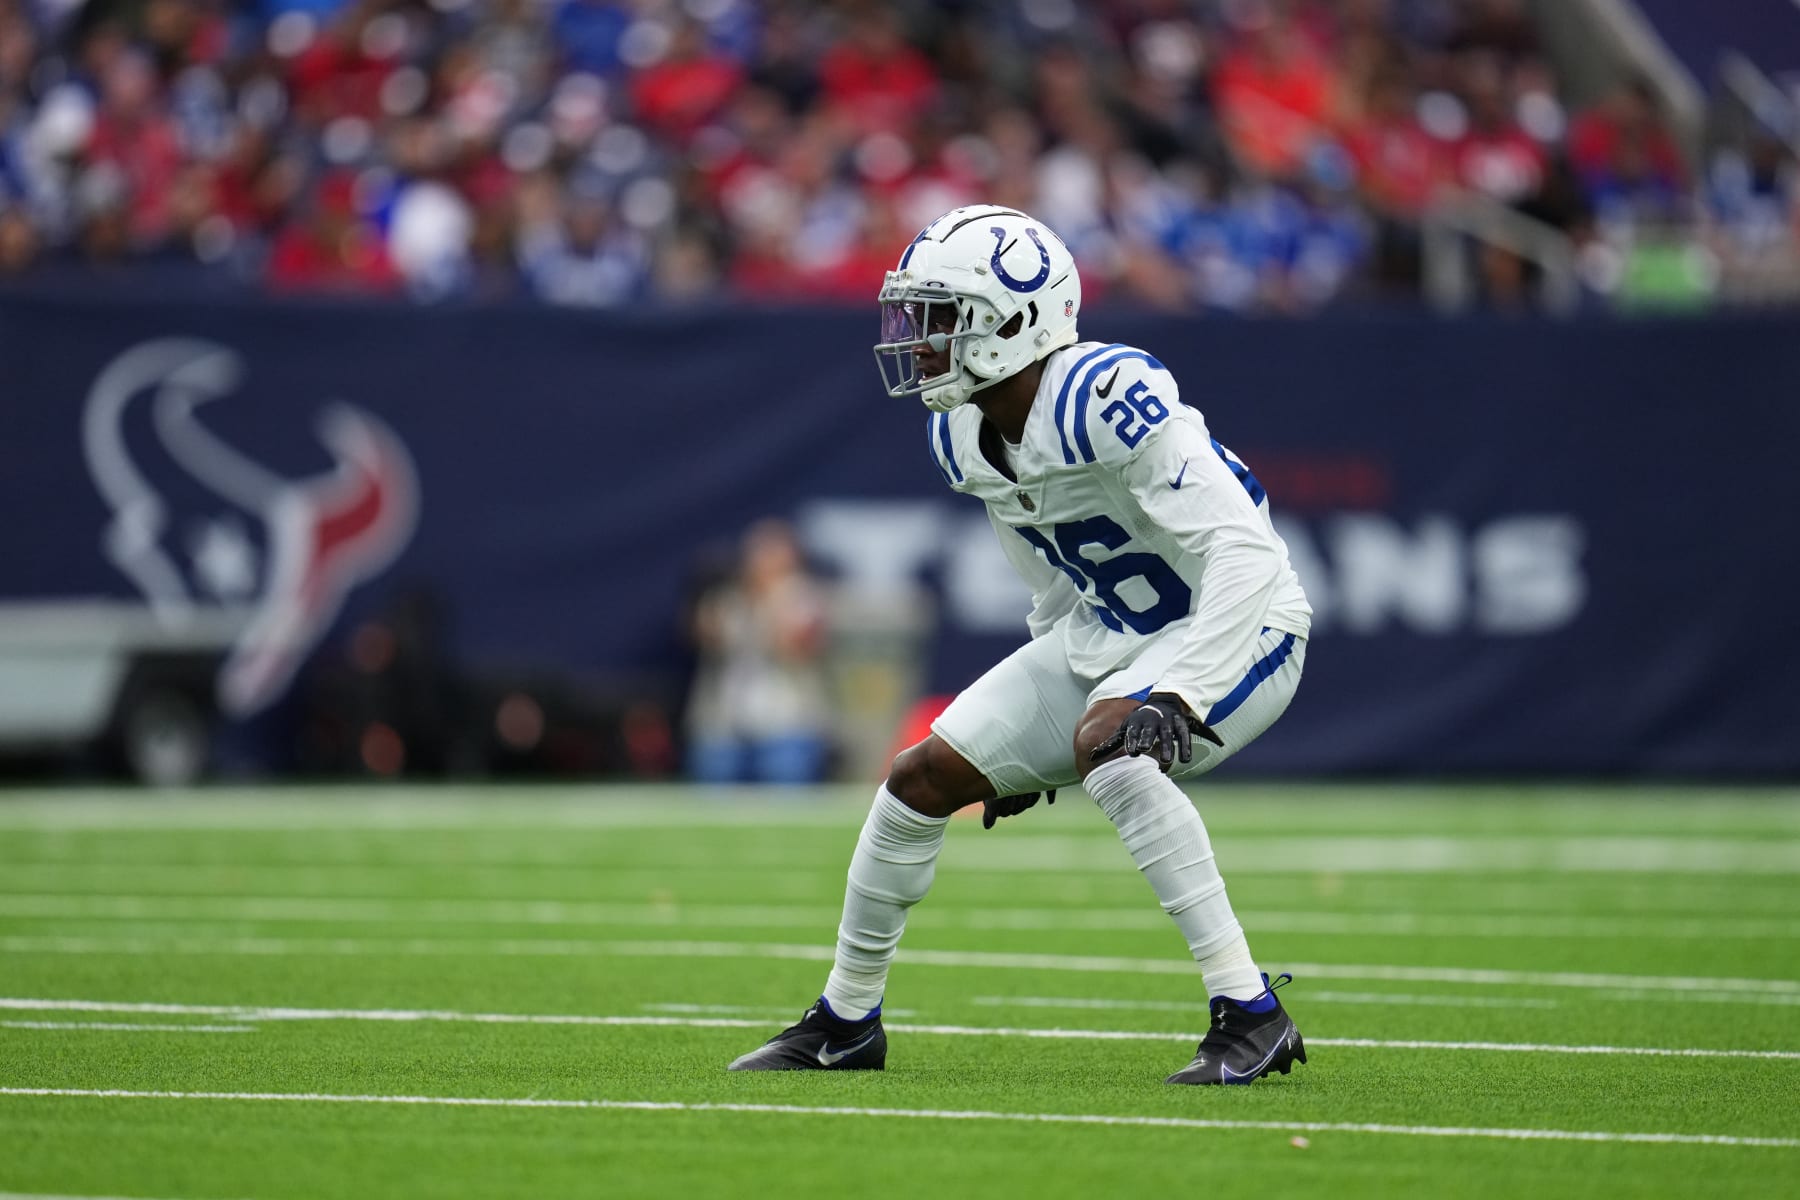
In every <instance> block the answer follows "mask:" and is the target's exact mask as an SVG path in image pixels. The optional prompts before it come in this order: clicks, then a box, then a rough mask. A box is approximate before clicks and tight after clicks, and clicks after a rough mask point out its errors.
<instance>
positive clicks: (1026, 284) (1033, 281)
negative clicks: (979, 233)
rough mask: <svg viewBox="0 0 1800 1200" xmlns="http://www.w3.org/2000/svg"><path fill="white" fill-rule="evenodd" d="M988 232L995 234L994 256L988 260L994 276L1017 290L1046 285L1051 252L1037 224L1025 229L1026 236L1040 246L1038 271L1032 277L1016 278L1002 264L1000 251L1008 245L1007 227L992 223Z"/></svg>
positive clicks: (1033, 290) (1031, 289)
mask: <svg viewBox="0 0 1800 1200" xmlns="http://www.w3.org/2000/svg"><path fill="white" fill-rule="evenodd" d="M988 232H989V233H991V234H993V235H994V257H993V258H990V259H989V260H988V265H989V266H991V267H993V268H994V278H996V279H998V280H999V281H1000V282H1001V283H1003V284H1005V285H1006V286H1007V287H1008V288H1010V289H1011V290H1013V291H1015V292H1035V291H1037V290H1038V289H1039V288H1041V287H1043V286H1044V280H1046V279H1048V278H1050V252H1049V251H1048V250H1046V249H1044V243H1043V240H1042V239H1041V238H1039V237H1038V231H1037V229H1036V227H1035V226H1033V227H1030V228H1027V229H1026V230H1025V236H1026V237H1028V238H1030V239H1031V244H1032V245H1034V246H1036V247H1037V248H1038V273H1037V274H1036V275H1033V276H1032V277H1031V278H1030V279H1014V278H1013V277H1012V276H1011V275H1008V274H1007V273H1006V268H1005V267H1003V266H1001V265H1000V252H1001V250H1002V249H1003V248H1004V247H1005V245H1006V229H1005V228H1004V227H1003V226H1000V225H990V226H989V227H988Z"/></svg>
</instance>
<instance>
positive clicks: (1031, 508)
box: [1019, 492, 1037, 512]
mask: <svg viewBox="0 0 1800 1200" xmlns="http://www.w3.org/2000/svg"><path fill="white" fill-rule="evenodd" d="M1019 507H1020V508H1023V509H1024V510H1025V511H1026V512H1036V511H1037V505H1035V504H1033V503H1032V502H1031V497H1030V496H1027V495H1026V494H1025V493H1024V492H1020V493H1019Z"/></svg>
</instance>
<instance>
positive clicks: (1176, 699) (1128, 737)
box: [1088, 692, 1225, 771]
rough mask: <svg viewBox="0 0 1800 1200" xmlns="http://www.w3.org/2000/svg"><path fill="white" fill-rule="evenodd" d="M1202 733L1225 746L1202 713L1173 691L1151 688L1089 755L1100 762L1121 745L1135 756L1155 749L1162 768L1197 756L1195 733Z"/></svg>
mask: <svg viewBox="0 0 1800 1200" xmlns="http://www.w3.org/2000/svg"><path fill="white" fill-rule="evenodd" d="M1195 734H1199V735H1200V736H1201V737H1203V738H1205V739H1206V740H1207V741H1209V742H1211V743H1212V744H1213V745H1215V746H1223V745H1224V744H1225V743H1224V741H1222V740H1221V739H1220V737H1219V735H1218V734H1216V733H1214V732H1213V731H1212V729H1211V727H1210V726H1208V725H1207V723H1206V722H1205V721H1202V720H1201V719H1200V718H1199V717H1196V716H1195V715H1194V714H1193V713H1191V712H1189V711H1188V707H1187V704H1186V703H1185V702H1183V700H1182V699H1181V697H1180V696H1177V695H1176V694H1175V693H1174V692H1151V693H1150V698H1149V699H1148V700H1146V701H1145V702H1144V703H1143V705H1142V706H1141V707H1140V708H1138V710H1137V711H1136V712H1134V713H1132V714H1131V715H1130V716H1129V717H1126V718H1125V719H1124V720H1123V721H1122V722H1120V723H1119V727H1118V728H1117V729H1115V730H1113V733H1112V736H1111V737H1109V738H1107V739H1106V740H1105V741H1104V742H1101V743H1100V744H1099V745H1098V746H1095V747H1094V749H1093V752H1092V753H1091V754H1089V755H1088V758H1089V759H1090V760H1092V761H1094V762H1099V761H1100V760H1101V759H1103V758H1105V757H1106V756H1107V755H1109V754H1111V753H1113V751H1115V750H1119V749H1121V748H1123V749H1124V751H1125V753H1127V754H1129V755H1131V756H1132V757H1133V758H1136V757H1137V756H1138V755H1140V754H1148V753H1150V752H1151V751H1152V750H1154V751H1156V758H1157V762H1158V763H1160V764H1161V765H1162V769H1163V770H1165V771H1166V770H1168V769H1169V768H1170V767H1172V766H1174V765H1175V760H1176V759H1177V758H1179V759H1180V760H1181V761H1182V762H1192V761H1193V760H1194V735H1195Z"/></svg>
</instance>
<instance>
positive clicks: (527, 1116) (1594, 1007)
mask: <svg viewBox="0 0 1800 1200" xmlns="http://www.w3.org/2000/svg"><path fill="white" fill-rule="evenodd" d="M1196 794H1197V795H1199V796H1201V797H1202V801H1203V805H1202V811H1203V813H1204V814H1205V816H1206V818H1207V821H1208V824H1209V826H1210V828H1211V829H1212V832H1213V835H1214V842H1215V845H1216V847H1217V850H1218V855H1219V860H1220V863H1221V865H1222V867H1223V869H1224V871H1225V875H1226V879H1227V880H1228V881H1229V883H1230V885H1231V893H1232V896H1233V898H1234V900H1235V902H1236V905H1237V908H1238V912H1239V915H1240V917H1241V918H1242V919H1243V922H1244V925H1245V926H1246V928H1247V929H1248V931H1249V934H1250V942H1251V947H1252V949H1253V950H1255V952H1256V953H1257V956H1258V958H1259V959H1260V960H1261V962H1262V964H1263V965H1264V967H1265V968H1268V969H1272V970H1290V971H1292V972H1293V973H1294V975H1295V977H1296V978H1295V982H1294V983H1293V985H1292V986H1291V987H1290V988H1288V989H1287V990H1286V991H1284V992H1283V997H1284V999H1285V1000H1286V1001H1287V1004H1288V1007H1289V1009H1290V1011H1291V1012H1292V1013H1293V1014H1294V1016H1295V1019H1296V1020H1297V1021H1298V1022H1299V1025H1300V1028H1301V1030H1302V1032H1303V1033H1304V1034H1305V1036H1306V1039H1307V1043H1308V1046H1309V1049H1310V1057H1311V1062H1310V1064H1309V1065H1307V1066H1305V1067H1301V1068H1298V1069H1297V1070H1296V1071H1295V1073H1294V1074H1293V1075H1292V1076H1289V1077H1286V1078H1280V1077H1271V1078H1270V1079H1267V1080H1264V1081H1262V1082H1260V1083H1258V1084H1256V1085H1254V1086H1252V1087H1248V1088H1232V1089H1188V1088H1171V1087H1167V1086H1165V1085H1164V1084H1163V1083H1162V1082H1161V1081H1162V1078H1163V1076H1164V1075H1165V1074H1166V1073H1168V1072H1169V1071H1172V1070H1174V1069H1176V1068H1177V1067H1180V1066H1181V1065H1183V1064H1184V1063H1185V1062H1186V1061H1187V1059H1188V1057H1189V1056H1190V1055H1191V1054H1192V1052H1193V1043H1194V1042H1195V1041H1196V1040H1197V1038H1198V1031H1199V1030H1200V1029H1201V1028H1202V1027H1203V1025H1204V1024H1205V1020H1206V1017H1205V995H1204V991H1203V989H1202V988H1201V985H1200V980H1199V977H1198V974H1197V972H1196V971H1195V970H1194V969H1193V967H1192V964H1191V963H1190V962H1188V961H1187V958H1186V950H1185V947H1184V946H1183V945H1182V944H1181V941H1180V939H1179V938H1178V936H1177V935H1176V934H1175V932H1174V930H1173V929H1172V928H1171V927H1169V926H1168V925H1167V923H1166V919H1165V918H1164V917H1163V916H1162V914H1161V912H1160V910H1159V909H1158V908H1157V906H1156V903H1155V900H1154V898H1153V897H1152V895H1151V894H1150V891H1149V888H1148V887H1147V886H1146V885H1145V883H1144V882H1143V880H1142V879H1141V878H1140V877H1139V876H1138V874H1137V872H1136V871H1135V870H1133V868H1132V867H1131V864H1130V862H1129V860H1128V859H1127V857H1126V855H1125V852H1124V850H1123V848H1122V847H1120V846H1119V845H1118V843H1117V840H1116V837H1115V836H1114V834H1113V832H1112V830H1111V827H1110V826H1109V825H1108V824H1107V823H1106V821H1105V820H1104V819H1103V818H1102V817H1101V816H1100V815H1099V814H1098V813H1097V812H1096V811H1095V810H1094V809H1093V807H1092V805H1091V804H1089V803H1087V802H1086V800H1085V799H1084V798H1083V797H1082V796H1081V794H1080V793H1078V792H1071V793H1069V794H1066V795H1065V796H1064V798H1063V800H1062V801H1061V802H1060V803H1059V804H1057V805H1056V807H1054V808H1044V807H1042V806H1040V807H1039V808H1037V809H1034V810H1033V811H1031V812H1029V813H1027V814H1025V815H1023V816H1022V817H1019V818H1017V819H1014V820H1011V821H1008V822H1005V823H1003V824H1002V825H1001V826H1000V827H999V828H998V829H996V830H994V831H993V832H991V833H989V832H983V830H982V829H981V826H980V822H979V821H966V820H959V821H957V822H954V823H953V825H952V828H951V831H950V836H949V840H948V843H947V845H946V848H945V852H944V855H943V858H942V860H941V865H940V868H939V872H938V881H937V887H936V889H935V890H934V891H933V893H932V895H931V896H930V897H929V898H928V899H927V900H926V901H925V903H924V904H923V905H921V906H920V907H919V908H918V909H916V910H914V914H913V920H912V923H911V926H910V928H909V930H908V934H907V937H906V940H905V942H904V943H903V948H902V951H901V958H900V961H899V963H898V964H897V966H896V967H895V970H894V974H893V978H892V980H891V987H890V990H889V993H888V1002H887V1003H888V1014H889V1015H888V1029H889V1037H890V1043H891V1045H890V1050H889V1059H888V1065H889V1069H888V1070H887V1071H886V1072H885V1073H878V1074H826V1073H805V1074H727V1073H726V1072H725V1070H724V1066H725V1064H726V1062H728V1061H729V1060H730V1059H731V1058H732V1057H733V1056H735V1055H736V1054H738V1053H740V1052H742V1051H744V1050H747V1049H749V1048H750V1047H752V1046H754V1045H756V1044H758V1043H759V1042H760V1041H762V1040H763V1039H764V1038H765V1037H767V1036H768V1035H769V1034H770V1033H773V1032H774V1031H775V1030H776V1029H778V1028H780V1027H781V1026H783V1025H785V1024H787V1023H789V1022H790V1021H792V1020H793V1019H794V1018H795V1017H797V1016H798V1015H799V1013H800V1011H801V1009H803V1008H804V1007H805V1006H806V1005H807V1003H808V1002H810V1001H811V1000H812V999H813V998H814V997H815V996H816V995H817V994H818V992H819V988H820V986H821V984H822V983H823V981H824V976H825V972H826V969H827V966H828V961H829V956H830V947H831V944H832V939H833V935H834V930H835V925H836V920H837V907H838V901H839V899H840V897H841V894H842V887H843V870H844V867H845V865H846V863H847V861H848V857H849V853H850V850H851V847H852V845H853V843H854V841H855V837H856V829H857V827H858V825H859V823H860V820H861V812H862V808H863V807H864V805H865V804H866V796H864V795H862V794H860V789H859V790H858V792H857V793H850V792H827V793H819V794H816V795H810V796H806V797H803V798H800V799H794V798H792V797H786V798H785V799H784V798H783V797H782V796H781V795H779V794H773V793H762V794H747V793H739V794H724V795H721V796H715V797H713V798H711V799H706V798H702V797H700V796H697V795H696V794H694V793H691V792H687V791H681V790H667V791H658V790H646V789H633V790H608V789H602V788H592V789H569V790H559V791H554V792H551V791H542V790H509V789H491V790H442V791H400V790H393V789H384V790H379V791H356V790H348V789H346V790H339V791H316V792H315V791H294V790H284V791H270V792H261V793H258V792H230V793H227V792H215V793H211V794H209V795H207V796H204V797H200V798H178V799H167V798H146V797H134V796H129V795H122V794H118V793H112V794H92V793H72V792H71V793H14V794H12V795H10V796H8V795H0V1193H22V1194H34V1195H44V1194H51V1195H58V1196H134V1197H165V1198H178V1197H179V1198H195V1200H198V1198H208V1200H211V1198H225V1197H259V1198H260V1197H271V1198H273V1197H317V1196H330V1197H380V1196H430V1197H462V1196H483V1197H486V1196H495V1197H498V1196H508V1197H514V1196H516V1197H547V1196H566V1195H596V1196H658V1197H681V1196H691V1195H725V1194H731V1195H746V1196H761V1195H774V1196H779V1197H782V1200H792V1198H797V1197H804V1196H831V1197H844V1196H850V1195H857V1194H871V1193H870V1189H874V1193H873V1194H899V1195H921V1194H925V1195H929V1194H931V1193H932V1192H934V1191H936V1192H940V1193H944V1194H950V1195H971V1194H985V1195H1001V1196H1030V1197H1033V1200H1042V1198H1048V1197H1060V1196H1101V1195H1107V1196H1110V1195H1148V1196H1163V1195H1181V1194H1190V1193H1191V1194H1198V1195H1224V1194H1226V1193H1227V1191H1229V1192H1231V1193H1232V1194H1240V1193H1241V1194H1252V1195H1264V1194H1273V1195H1287V1194H1294V1193H1298V1192H1318V1191H1322V1190H1326V1189H1329V1190H1330V1191H1331V1192H1332V1193H1333V1195H1334V1196H1338V1197H1360V1196H1389V1195H1394V1194H1399V1193H1410V1194H1422V1195H1440V1196H1448V1195H1468V1196H1509V1197H1512V1196H1522V1195H1528V1196H1547V1195H1568V1194H1583V1195H1595V1194H1600V1195H1605V1196H1635V1195H1670V1196H1675V1195H1693V1194H1705V1195H1725V1194H1747V1195H1758V1196H1761V1195H1775V1194H1787V1195H1792V1194H1795V1193H1796V1192H1797V1191H1800V792H1796V791H1793V790H1787V791H1780V792H1774V791H1754V792H1733V791H1729V790H1722V789H1707V790H1678V789H1647V788H1640V789H1631V790H1625V789H1616V790H1614V789H1608V790H1592V789H1588V790H1583V789H1565V788H1543V787H1539V788H1502V787H1494V788H1456V789H1432V788H1422V787H1408V788H1399V789H1389V788H1381V787H1354V788H1351V787H1340V786H1291V787H1280V788H1276V787H1266V788H1264V787H1234V786H1217V785H1215V786H1208V787H1205V788H1203V789H1201V790H1199V791H1197V792H1196Z"/></svg>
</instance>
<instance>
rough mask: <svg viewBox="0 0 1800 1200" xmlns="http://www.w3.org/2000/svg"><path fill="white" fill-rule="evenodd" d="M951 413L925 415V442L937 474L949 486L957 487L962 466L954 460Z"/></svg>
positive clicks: (954, 442)
mask: <svg viewBox="0 0 1800 1200" xmlns="http://www.w3.org/2000/svg"><path fill="white" fill-rule="evenodd" d="M951 415H952V414H951V413H937V412H934V413H928V414H926V417H925V444H926V445H927V446H928V447H929V448H930V450H931V461H932V462H933V463H935V464H936V465H937V469H938V474H939V475H942V476H943V477H944V482H945V483H947V484H949V485H950V486H951V487H953V488H954V487H958V486H960V485H961V483H962V481H963V472H962V467H961V466H959V465H958V464H957V461H956V441H955V439H954V438H952V437H951V436H950V417H951Z"/></svg>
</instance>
